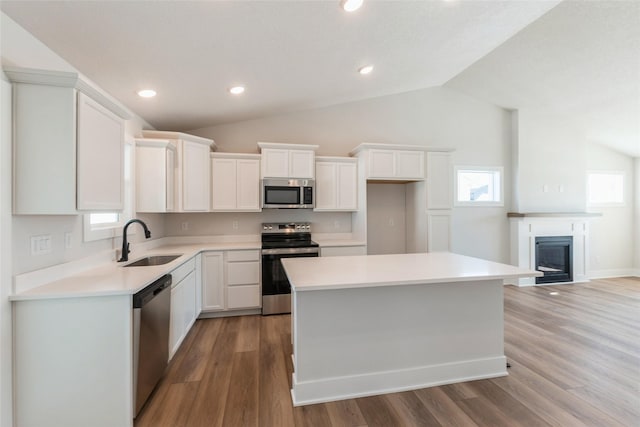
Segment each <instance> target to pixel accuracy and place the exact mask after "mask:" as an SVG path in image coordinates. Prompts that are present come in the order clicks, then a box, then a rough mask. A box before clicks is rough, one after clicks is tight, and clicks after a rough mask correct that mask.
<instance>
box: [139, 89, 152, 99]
mask: <svg viewBox="0 0 640 427" xmlns="http://www.w3.org/2000/svg"><path fill="white" fill-rule="evenodd" d="M138 96H140V97H142V98H153V97H154V96H156V91H155V90H153V89H143V90H140V91H138Z"/></svg>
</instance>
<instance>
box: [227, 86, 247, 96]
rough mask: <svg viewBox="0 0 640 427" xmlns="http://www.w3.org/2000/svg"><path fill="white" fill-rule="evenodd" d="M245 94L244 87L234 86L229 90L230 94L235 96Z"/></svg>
mask: <svg viewBox="0 0 640 427" xmlns="http://www.w3.org/2000/svg"><path fill="white" fill-rule="evenodd" d="M243 92H244V86H234V87H232V88H230V89H229V93H232V94H234V95H240V94H241V93H243Z"/></svg>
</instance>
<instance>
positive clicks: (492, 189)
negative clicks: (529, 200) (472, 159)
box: [454, 166, 504, 206]
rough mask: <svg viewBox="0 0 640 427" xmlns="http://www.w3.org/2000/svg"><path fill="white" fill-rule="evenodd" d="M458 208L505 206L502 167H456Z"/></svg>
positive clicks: (456, 202) (456, 201)
mask: <svg viewBox="0 0 640 427" xmlns="http://www.w3.org/2000/svg"><path fill="white" fill-rule="evenodd" d="M454 171H455V174H454V180H455V192H456V196H455V199H454V200H455V202H454V204H455V205H456V206H503V205H504V188H503V184H502V181H503V180H502V175H503V168H502V167H486V166H456V167H455V168H454Z"/></svg>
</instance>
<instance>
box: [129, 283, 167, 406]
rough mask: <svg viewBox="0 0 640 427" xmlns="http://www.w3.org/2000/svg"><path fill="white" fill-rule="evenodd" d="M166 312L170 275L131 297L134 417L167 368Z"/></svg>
mask: <svg viewBox="0 0 640 427" xmlns="http://www.w3.org/2000/svg"><path fill="white" fill-rule="evenodd" d="M170 310H171V275H170V274H167V275H165V276H163V277H161V278H160V279H158V280H156V281H155V282H153V283H152V284H150V285H149V286H147V287H146V288H144V289H143V290H141V291H140V292H138V293H136V294H134V295H133V407H134V409H135V415H134V418H135V417H136V416H137V415H138V413H139V412H140V409H141V408H142V406H143V405H144V403H145V402H146V401H147V398H148V397H149V395H150V394H151V392H152V391H153V389H154V387H155V386H156V384H157V383H158V381H159V380H160V378H162V374H163V373H164V370H165V369H166V367H167V363H168V361H169V316H170Z"/></svg>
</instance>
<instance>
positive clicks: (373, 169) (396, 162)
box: [367, 150, 424, 180]
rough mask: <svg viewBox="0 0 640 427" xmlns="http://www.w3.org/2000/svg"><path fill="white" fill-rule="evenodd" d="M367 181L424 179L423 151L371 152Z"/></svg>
mask: <svg viewBox="0 0 640 427" xmlns="http://www.w3.org/2000/svg"><path fill="white" fill-rule="evenodd" d="M368 172H369V173H368V174H367V179H397V180H421V179H424V151H400V150H371V152H370V155H369V171H368Z"/></svg>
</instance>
